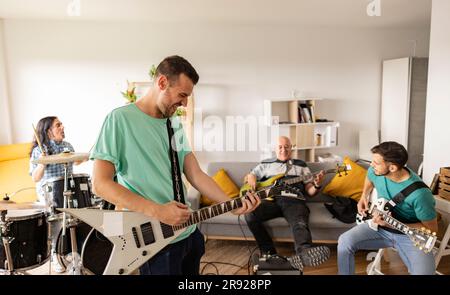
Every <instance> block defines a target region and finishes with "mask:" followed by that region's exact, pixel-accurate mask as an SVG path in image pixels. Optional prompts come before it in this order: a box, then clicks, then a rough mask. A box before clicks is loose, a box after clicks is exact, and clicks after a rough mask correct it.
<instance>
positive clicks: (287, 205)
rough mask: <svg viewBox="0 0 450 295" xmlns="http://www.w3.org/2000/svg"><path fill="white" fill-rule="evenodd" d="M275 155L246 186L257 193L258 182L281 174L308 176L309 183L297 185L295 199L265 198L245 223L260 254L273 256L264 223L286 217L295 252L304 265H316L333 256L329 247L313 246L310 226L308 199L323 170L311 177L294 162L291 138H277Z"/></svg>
mask: <svg viewBox="0 0 450 295" xmlns="http://www.w3.org/2000/svg"><path fill="white" fill-rule="evenodd" d="M276 155H277V158H276V159H269V160H265V161H263V162H262V163H260V164H259V165H257V166H256V167H255V168H254V169H253V170H252V171H251V172H250V173H249V174H248V175H247V176H246V180H247V183H248V184H249V185H250V186H251V187H252V188H253V189H254V190H255V189H256V182H257V181H264V180H267V179H269V178H271V177H273V176H276V175H279V174H285V175H286V177H291V176H305V178H306V179H307V180H306V181H304V182H301V183H299V184H298V185H297V188H298V192H297V194H298V195H297V197H296V198H292V197H287V196H282V195H277V196H275V198H274V199H273V200H270V199H265V200H263V201H262V202H261V205H260V206H259V207H258V208H257V209H256V210H255V211H253V212H251V213H249V214H246V215H245V220H246V221H247V224H248V227H249V228H250V230H251V232H252V234H253V236H254V237H255V239H256V242H257V244H258V247H259V249H260V252H261V255H266V256H270V255H275V254H276V253H277V251H276V249H275V246H274V243H273V241H272V238H271V236H270V235H269V233H268V232H267V230H266V228H265V226H264V222H265V221H267V220H270V219H273V218H276V217H281V216H283V217H284V218H286V220H287V222H288V223H289V226H290V228H291V230H292V234H293V237H294V244H295V252H296V254H297V255H298V257H299V258H300V259H301V261H302V263H303V265H305V266H317V265H319V264H321V263H323V262H325V261H326V260H327V259H328V258H329V257H330V249H329V248H328V247H326V246H317V247H313V246H312V238H311V231H310V229H309V225H308V224H309V212H310V210H309V208H308V206H307V205H306V202H305V198H309V197H313V196H314V195H316V194H317V193H318V192H319V190H320V188H321V186H320V184H321V183H322V180H323V175H324V172H323V171H320V172H319V173H318V174H316V175H315V177H312V176H311V171H310V170H309V168H308V167H307V165H306V163H305V162H303V161H301V160H294V159H292V158H291V155H292V144H291V141H290V139H289V138H288V137H285V136H281V137H280V138H279V139H278V144H277V146H276Z"/></svg>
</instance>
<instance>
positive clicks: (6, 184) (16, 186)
mask: <svg viewBox="0 0 450 295" xmlns="http://www.w3.org/2000/svg"><path fill="white" fill-rule="evenodd" d="M30 149H31V143H23V144H11V145H3V146H0V196H1V197H4V196H5V194H9V195H11V194H12V193H14V192H17V191H19V190H21V189H25V190H23V191H21V192H19V193H18V194H16V195H15V196H13V197H12V198H11V199H12V200H13V201H15V202H18V203H22V202H34V201H36V199H37V196H36V190H35V187H36V184H35V183H34V182H33V180H32V179H31V176H30V175H29V173H28V170H29V165H30V156H29V154H28V153H29V151H30ZM27 188H29V189H27Z"/></svg>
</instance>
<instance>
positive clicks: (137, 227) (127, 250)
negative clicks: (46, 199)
mask: <svg viewBox="0 0 450 295" xmlns="http://www.w3.org/2000/svg"><path fill="white" fill-rule="evenodd" d="M350 169H351V168H350V167H349V165H344V166H337V168H336V169H332V170H333V172H335V173H338V174H339V175H340V173H341V172H346V171H348V170H350ZM327 172H328V171H327ZM310 178H311V175H305V176H298V177H295V179H294V178H290V179H285V180H284V179H279V180H277V181H276V182H275V183H274V184H273V185H271V186H269V187H265V188H264V189H262V190H259V191H257V192H255V193H256V195H257V196H258V197H259V198H260V199H265V198H268V197H270V196H272V195H277V194H280V191H281V190H283V191H292V192H296V191H297V189H296V188H293V187H291V185H293V184H296V183H299V182H302V181H305V180H309V179H310ZM244 198H247V197H246V196H243V197H240V198H235V199H230V200H229V201H226V202H222V203H218V204H214V205H212V206H209V207H205V208H202V209H200V210H197V211H193V212H192V213H191V215H190V217H189V220H188V221H187V222H185V223H183V224H180V225H175V226H171V225H167V224H164V223H162V222H160V221H158V220H156V219H154V218H150V217H148V216H146V215H144V214H142V213H137V212H132V211H114V210H99V209H92V208H82V209H59V208H58V210H59V211H62V212H66V213H69V214H70V215H72V216H74V217H76V218H78V219H80V220H81V221H83V222H85V223H87V224H88V225H90V226H92V227H93V230H92V231H91V233H90V234H89V236H88V237H87V238H86V241H85V243H84V245H83V250H82V264H83V267H84V269H86V270H87V271H88V272H89V273H92V274H104V275H117V274H119V275H122V274H130V273H132V272H133V271H134V270H136V269H137V268H139V267H140V266H141V265H142V264H144V263H145V262H147V261H148V260H149V259H150V258H151V257H153V256H154V255H155V254H157V253H158V252H159V251H160V250H161V249H163V248H164V247H165V246H167V245H168V244H170V242H171V241H173V240H174V239H175V238H176V237H178V236H179V235H180V234H181V233H183V232H184V231H185V230H186V228H187V227H189V226H191V225H193V224H196V223H199V222H201V221H204V220H207V219H210V218H213V217H215V216H218V215H221V214H224V213H227V212H229V211H232V210H234V209H237V208H240V207H242V202H243V200H244Z"/></svg>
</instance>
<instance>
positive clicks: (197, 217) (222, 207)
mask: <svg viewBox="0 0 450 295" xmlns="http://www.w3.org/2000/svg"><path fill="white" fill-rule="evenodd" d="M256 195H257V196H258V197H259V198H260V199H261V200H263V199H265V198H267V194H266V191H265V190H261V191H258V192H256ZM245 198H247V197H246V196H243V197H240V198H235V199H231V200H229V201H225V202H222V203H218V204H214V205H212V206H209V207H205V208H202V209H200V210H197V211H194V212H192V213H191V216H190V217H189V220H188V221H186V222H185V223H183V224H180V225H174V226H173V229H174V230H180V229H183V228H186V227H188V226H191V225H193V224H196V223H199V222H202V221H204V220H207V219H210V218H213V217H216V216H219V215H221V214H224V213H227V212H230V211H232V210H234V209H237V208H240V207H242V201H243V200H244V199H245Z"/></svg>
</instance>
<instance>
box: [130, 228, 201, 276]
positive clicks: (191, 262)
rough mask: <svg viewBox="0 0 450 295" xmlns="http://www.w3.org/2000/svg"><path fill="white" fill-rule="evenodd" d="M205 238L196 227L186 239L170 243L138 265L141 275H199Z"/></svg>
mask: <svg viewBox="0 0 450 295" xmlns="http://www.w3.org/2000/svg"><path fill="white" fill-rule="evenodd" d="M204 253H205V240H204V238H203V234H202V233H201V232H200V231H199V230H198V228H197V229H196V230H195V231H194V232H193V233H192V234H191V235H190V236H189V237H187V238H186V239H184V240H181V241H179V242H176V243H174V244H170V245H168V246H167V247H165V248H164V249H162V250H161V251H160V252H159V253H158V254H156V255H155V256H154V257H152V258H151V259H150V260H149V261H147V262H146V263H145V264H143V265H142V266H141V267H140V269H139V270H140V272H141V275H199V269H200V259H201V258H202V256H203V254H204Z"/></svg>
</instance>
